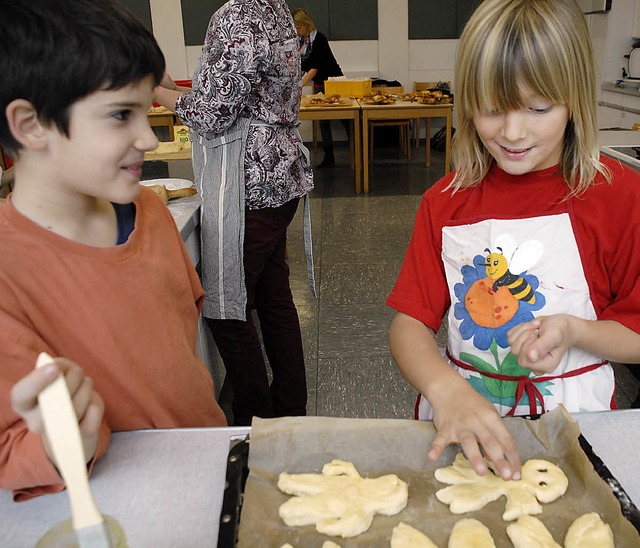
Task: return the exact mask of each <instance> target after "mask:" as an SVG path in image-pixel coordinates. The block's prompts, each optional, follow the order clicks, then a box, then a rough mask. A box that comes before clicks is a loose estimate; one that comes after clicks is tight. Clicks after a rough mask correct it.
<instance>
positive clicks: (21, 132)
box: [5, 99, 47, 150]
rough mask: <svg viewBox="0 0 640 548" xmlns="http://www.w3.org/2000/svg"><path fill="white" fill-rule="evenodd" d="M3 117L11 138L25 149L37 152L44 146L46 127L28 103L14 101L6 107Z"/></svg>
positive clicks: (22, 100)
mask: <svg viewBox="0 0 640 548" xmlns="http://www.w3.org/2000/svg"><path fill="white" fill-rule="evenodd" d="M5 116H6V117H7V124H8V125H9V130H10V131H11V134H12V135H13V138H14V139H15V140H16V141H18V143H20V144H21V145H22V146H23V147H24V148H25V149H28V150H39V149H41V148H42V147H44V146H46V140H47V139H46V135H47V131H46V127H45V126H44V125H43V124H42V122H41V121H40V120H39V118H38V113H37V111H36V109H35V107H34V106H33V105H32V104H31V103H30V102H29V101H27V100H25V99H14V100H13V101H11V102H10V103H9V104H8V105H7V108H6V109H5Z"/></svg>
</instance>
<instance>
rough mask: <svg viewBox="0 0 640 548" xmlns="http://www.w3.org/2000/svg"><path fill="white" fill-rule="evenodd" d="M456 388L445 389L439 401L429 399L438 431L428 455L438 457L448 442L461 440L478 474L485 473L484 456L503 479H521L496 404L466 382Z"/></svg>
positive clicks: (465, 452) (510, 443) (515, 458)
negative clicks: (462, 386) (463, 386)
mask: <svg viewBox="0 0 640 548" xmlns="http://www.w3.org/2000/svg"><path fill="white" fill-rule="evenodd" d="M464 382H465V384H467V383H466V381H464ZM457 389H458V392H456V393H455V396H454V392H453V391H448V393H447V395H446V396H445V397H443V398H438V399H439V401H438V402H433V401H431V400H430V404H431V406H432V407H433V412H434V417H433V421H434V425H435V427H436V430H437V434H436V437H435V438H434V440H433V442H432V444H431V449H430V450H429V454H428V456H429V458H430V459H432V460H437V459H438V458H440V455H441V454H442V452H443V451H444V449H445V448H446V447H447V446H449V445H452V444H460V446H461V447H462V451H463V452H464V454H465V456H466V457H467V459H468V460H469V462H470V463H471V466H472V467H473V469H474V470H475V471H476V473H477V474H479V475H484V474H486V473H487V471H488V467H487V463H486V460H485V457H486V459H488V460H489V461H491V462H493V464H494V465H495V468H496V470H497V472H498V474H499V475H500V477H501V478H502V479H505V480H510V479H514V480H518V479H520V471H521V467H522V464H521V461H520V456H519V454H518V450H517V448H516V445H515V442H514V441H513V438H512V437H511V434H510V433H509V431H508V430H507V428H506V427H505V425H504V422H503V419H502V417H500V415H499V414H498V412H497V410H496V408H495V407H494V406H493V405H492V404H491V402H489V401H488V400H487V399H486V398H484V397H483V396H482V395H480V394H478V393H477V392H476V391H475V390H474V389H473V388H472V387H471V386H468V384H467V386H466V387H465V389H464V390H462V389H461V387H457Z"/></svg>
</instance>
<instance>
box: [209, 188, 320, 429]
mask: <svg viewBox="0 0 640 548" xmlns="http://www.w3.org/2000/svg"><path fill="white" fill-rule="evenodd" d="M297 206H298V199H295V200H291V201H290V202H287V203H286V204H284V205H282V206H280V207H277V208H266V209H259V210H249V209H246V210H245V237H244V273H245V284H246V287H247V320H246V321H240V320H213V319H211V318H206V321H207V325H208V326H209V328H210V329H211V333H212V335H213V338H214V340H215V342H216V345H217V347H218V350H219V352H220V356H221V357H222V360H223V362H224V366H225V369H226V373H227V380H228V381H230V382H231V387H232V389H233V403H232V411H233V415H234V424H236V425H250V424H251V418H252V417H253V416H258V417H264V418H269V417H282V416H292V415H305V414H306V405H307V383H306V375H305V367H304V356H303V351H302V336H301V334H300V322H299V320H298V312H297V310H296V307H295V304H294V302H293V296H292V295H291V288H290V286H289V266H288V265H287V263H286V260H285V255H286V241H287V227H288V226H289V224H290V223H291V220H292V219H293V216H294V215H295V212H296V209H297ZM252 309H255V310H256V312H257V315H258V319H259V320H260V330H261V332H262V340H263V342H264V348H265V353H266V355H267V359H268V360H269V365H270V366H271V371H272V373H273V381H272V383H271V386H269V380H268V377H267V368H266V364H265V360H264V356H263V353H262V347H261V345H260V338H259V335H258V331H257V329H256V326H255V325H254V322H253V318H252V316H251V310H252ZM227 380H226V381H225V382H227Z"/></svg>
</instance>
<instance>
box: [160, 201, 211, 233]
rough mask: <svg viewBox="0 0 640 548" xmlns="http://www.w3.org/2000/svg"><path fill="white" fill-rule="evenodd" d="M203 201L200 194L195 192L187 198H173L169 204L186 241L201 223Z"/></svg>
mask: <svg viewBox="0 0 640 548" xmlns="http://www.w3.org/2000/svg"><path fill="white" fill-rule="evenodd" d="M201 203H202V200H201V199H200V195H199V194H195V195H193V196H188V197H186V198H177V199H175V200H171V201H169V203H168V204H167V207H168V208H169V211H170V212H171V215H173V220H174V221H175V222H176V226H177V227H178V230H179V231H180V235H181V236H182V239H183V240H184V241H187V239H188V238H189V236H191V234H192V232H193V231H194V230H195V228H196V227H197V226H198V225H199V224H200V205H201Z"/></svg>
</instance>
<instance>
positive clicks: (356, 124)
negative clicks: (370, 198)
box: [353, 111, 368, 194]
mask: <svg viewBox="0 0 640 548" xmlns="http://www.w3.org/2000/svg"><path fill="white" fill-rule="evenodd" d="M353 129H354V133H355V136H354V150H355V154H354V156H355V159H356V166H355V171H356V194H360V190H361V189H360V175H361V171H362V142H361V138H360V114H359V111H356V112H355V114H354V117H353ZM365 192H368V188H367V190H366V191H365Z"/></svg>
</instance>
